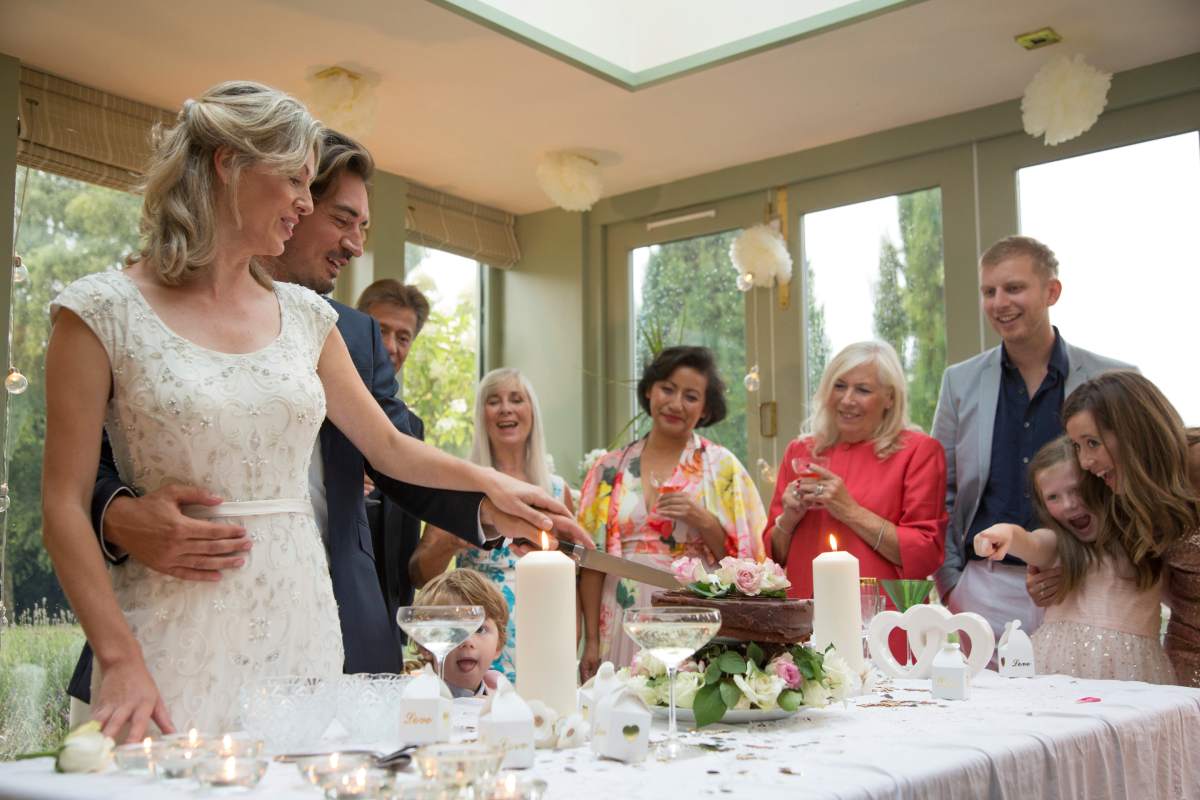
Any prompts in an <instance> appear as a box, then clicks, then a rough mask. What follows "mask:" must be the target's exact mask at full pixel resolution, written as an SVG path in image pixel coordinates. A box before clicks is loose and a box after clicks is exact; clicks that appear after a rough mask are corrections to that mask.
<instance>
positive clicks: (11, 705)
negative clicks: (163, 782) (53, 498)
mask: <svg viewBox="0 0 1200 800" xmlns="http://www.w3.org/2000/svg"><path fill="white" fill-rule="evenodd" d="M16 197H17V207H18V209H21V216H20V217H19V218H18V219H19V221H20V230H19V231H18V236H19V238H18V240H17V250H18V252H19V253H20V254H21V256H22V260H23V262H24V264H25V265H26V267H27V269H28V277H27V278H25V279H24V280H22V281H21V282H19V283H15V284H14V286H13V294H12V309H11V313H12V324H13V338H12V348H13V350H12V363H13V365H15V366H16V367H17V368H18V369H19V370H20V371H21V372H22V373H23V374H24V375H25V376H26V378H27V379H28V380H29V388H28V389H27V390H26V391H25V392H24V393H23V394H19V395H9V398H8V408H9V410H8V441H7V442H6V446H7V448H8V451H7V452H8V456H9V464H8V476H7V477H8V485H9V494H10V497H11V505H10V507H9V509H8V513H7V515H6V516H7V520H6V525H7V539H6V542H5V553H4V585H3V601H4V616H5V617H6V620H7V622H9V623H15V624H12V625H10V626H9V627H7V628H6V629H5V630H4V634H3V648H2V649H0V731H3V732H4V733H3V736H2V737H0V759H4V758H10V757H12V755H14V754H15V753H18V752H27V751H31V750H43V749H46V748H48V747H51V746H53V745H54V744H56V743H57V742H58V741H60V740H61V739H62V737H63V735H64V734H65V733H66V725H67V702H66V697H65V695H64V693H63V689H64V687H65V686H66V685H67V681H68V680H69V678H70V677H71V673H72V671H73V670H74V668H75V661H76V659H77V658H78V656H79V649H80V647H81V645H82V644H83V634H82V631H81V630H80V629H79V626H78V625H76V624H74V619H73V617H72V616H71V614H70V611H69V607H68V605H67V601H66V598H65V597H64V595H63V592H62V589H61V587H59V585H58V580H57V578H56V577H55V575H54V570H53V569H52V567H51V565H50V557H49V556H48V555H47V554H46V551H45V549H44V548H43V547H42V506H41V490H42V442H43V437H44V434H45V430H46V396H45V381H44V380H43V376H44V370H43V360H44V358H45V353H46V343H47V340H48V338H49V335H50V318H49V314H48V313H47V312H48V310H49V304H50V301H51V300H52V299H54V297H55V296H57V294H58V293H59V292H60V291H61V290H62V288H63V287H64V286H66V285H67V284H68V283H70V282H71V281H73V280H75V279H76V278H80V277H82V276H84V275H87V274H89V273H92V272H98V271H100V270H105V269H114V268H116V267H117V266H118V265H120V264H121V262H122V260H123V259H124V257H125V256H126V255H128V254H129V253H130V252H132V251H133V250H134V249H135V248H136V246H137V226H138V214H139V208H140V202H139V200H138V198H137V197H135V196H133V195H130V194H125V193H123V192H118V191H114V190H112V189H105V188H102V187H100V186H94V185H91V184H87V183H81V182H79V181H76V180H72V179H70V178H64V177H61V176H59V175H54V174H52V173H48V172H41V171H38V170H21V171H20V172H19V173H18V175H17V194H16ZM22 198H24V204H23V205H22Z"/></svg>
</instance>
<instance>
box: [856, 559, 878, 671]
mask: <svg viewBox="0 0 1200 800" xmlns="http://www.w3.org/2000/svg"><path fill="white" fill-rule="evenodd" d="M858 596H859V600H860V602H861V604H862V638H863V655H864V656H866V657H867V658H870V655H871V653H870V648H869V647H868V645H867V632H868V631H869V630H870V629H871V620H873V619H875V615H876V614H878V613H879V612H880V611H882V610H883V594H882V592H880V591H879V581H878V580H877V579H875V578H860V579H859V581H858Z"/></svg>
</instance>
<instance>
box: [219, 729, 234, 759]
mask: <svg viewBox="0 0 1200 800" xmlns="http://www.w3.org/2000/svg"><path fill="white" fill-rule="evenodd" d="M221 755H226V756H231V755H233V737H232V736H230V735H229V734H228V733H227V734H225V735H224V736H222V737H221Z"/></svg>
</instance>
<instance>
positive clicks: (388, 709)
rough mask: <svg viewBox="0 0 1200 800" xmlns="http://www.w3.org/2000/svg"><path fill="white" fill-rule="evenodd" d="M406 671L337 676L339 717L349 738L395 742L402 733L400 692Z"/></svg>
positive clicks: (405, 679) (401, 691)
mask: <svg viewBox="0 0 1200 800" xmlns="http://www.w3.org/2000/svg"><path fill="white" fill-rule="evenodd" d="M411 680H412V678H410V677H409V676H407V675H393V674H391V673H379V674H371V673H360V674H357V675H343V676H341V678H339V679H338V690H337V696H338V700H337V719H338V722H340V723H341V724H342V727H344V728H345V729H346V732H347V733H348V734H349V736H350V741H352V742H356V743H360V744H366V743H371V744H374V743H378V742H386V743H388V745H389V746H390V745H392V744H394V743H395V742H396V741H397V740H398V739H399V736H400V710H399V709H400V696H401V695H402V694H404V687H405V686H407V685H408V682H409V681H411Z"/></svg>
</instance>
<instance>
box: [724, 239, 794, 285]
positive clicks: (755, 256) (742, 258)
mask: <svg viewBox="0 0 1200 800" xmlns="http://www.w3.org/2000/svg"><path fill="white" fill-rule="evenodd" d="M729 258H730V259H731V260H732V261H733V267H734V269H736V270H737V272H738V275H740V276H745V275H750V276H751V277H752V278H753V280H754V285H755V286H761V287H763V288H764V289H766V288H770V287H771V286H772V285H774V283H775V281H776V280H778V281H779V282H780V283H787V282H788V281H790V280H791V279H792V254H791V253H789V252H788V249H787V242H785V241H784V240H783V237H782V236H780V235H779V232H778V231H776V230H775V229H774V228H772V227H771V226H769V225H753V226H751V227H749V228H747V229H746V230H744V231H742V232H741V233H740V234H739V235H738V237H737V238H736V239H734V240H733V244H731V245H730V246H729ZM741 280H744V278H742V279H741ZM739 288H740V287H739Z"/></svg>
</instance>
